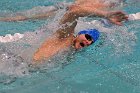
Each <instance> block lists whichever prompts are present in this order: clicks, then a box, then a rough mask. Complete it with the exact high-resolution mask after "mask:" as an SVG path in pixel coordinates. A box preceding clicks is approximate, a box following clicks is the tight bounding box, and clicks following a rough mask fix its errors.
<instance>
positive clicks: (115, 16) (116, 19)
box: [108, 11, 128, 26]
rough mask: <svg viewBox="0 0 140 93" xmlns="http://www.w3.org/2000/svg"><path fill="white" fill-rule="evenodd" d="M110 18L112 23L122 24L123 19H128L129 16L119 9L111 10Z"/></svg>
mask: <svg viewBox="0 0 140 93" xmlns="http://www.w3.org/2000/svg"><path fill="white" fill-rule="evenodd" d="M108 19H109V20H110V21H111V22H112V23H114V24H116V25H120V26H121V25H122V21H126V20H128V17H127V16H126V14H125V13H124V12H121V11H117V12H110V15H109V17H108Z"/></svg>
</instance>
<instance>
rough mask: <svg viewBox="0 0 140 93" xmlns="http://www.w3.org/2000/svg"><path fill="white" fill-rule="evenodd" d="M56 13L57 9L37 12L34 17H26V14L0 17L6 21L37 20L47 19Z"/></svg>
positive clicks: (0, 19)
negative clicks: (41, 12)
mask: <svg viewBox="0 0 140 93" xmlns="http://www.w3.org/2000/svg"><path fill="white" fill-rule="evenodd" d="M55 14H56V11H50V12H47V13H43V14H37V15H34V16H32V17H26V16H21V15H20V16H19V15H17V16H15V17H5V18H0V21H6V22H13V21H25V20H36V19H45V18H48V17H50V16H54V15H55Z"/></svg>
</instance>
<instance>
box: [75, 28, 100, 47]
mask: <svg viewBox="0 0 140 93" xmlns="http://www.w3.org/2000/svg"><path fill="white" fill-rule="evenodd" d="M99 35H100V33H99V31H98V30H96V29H87V30H82V31H80V32H79V33H78V35H77V37H76V38H75V39H74V47H75V49H80V48H83V47H85V46H89V45H91V44H93V43H94V42H95V41H96V40H98V38H99Z"/></svg>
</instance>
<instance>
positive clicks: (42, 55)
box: [33, 35, 69, 64]
mask: <svg viewBox="0 0 140 93" xmlns="http://www.w3.org/2000/svg"><path fill="white" fill-rule="evenodd" d="M68 43H69V42H67V41H66V39H58V38H57V37H56V35H54V36H53V37H51V38H47V40H46V41H45V42H43V44H42V45H41V47H39V48H38V50H37V51H36V52H35V53H34V55H33V60H34V62H35V64H36V63H40V62H41V61H42V60H43V59H44V60H48V59H49V58H51V57H52V56H54V55H55V54H57V53H58V52H59V51H60V50H62V49H65V48H66V47H67V46H68Z"/></svg>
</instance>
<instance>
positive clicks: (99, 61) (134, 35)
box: [0, 0, 140, 93]
mask: <svg viewBox="0 0 140 93" xmlns="http://www.w3.org/2000/svg"><path fill="white" fill-rule="evenodd" d="M64 1H65V2H68V1H70V0H67V1H66V0H53V1H52V0H42V1H39V0H30V2H29V1H28V0H18V1H17V0H16V1H15V0H6V1H5V0H1V1H0V6H1V8H0V12H1V13H2V14H1V13H0V14H1V16H4V15H3V14H4V13H5V14H7V13H13V12H18V11H24V10H27V9H30V8H32V7H35V6H44V5H45V6H47V5H53V4H55V3H57V2H64ZM15 2H16V3H15ZM125 2H126V3H127V6H126V7H124V8H123V10H124V11H125V12H127V13H128V14H131V13H137V12H140V11H139V10H140V1H139V0H126V1H125ZM80 20H82V21H83V20H85V19H80ZM90 20H91V19H90ZM48 23H50V22H49V20H35V21H32V20H29V21H23V22H0V25H1V27H0V35H5V34H14V33H17V32H19V33H26V32H34V31H36V29H38V30H39V29H40V28H41V27H42V26H44V24H46V25H47V24H48ZM88 26H89V25H87V24H84V23H81V24H79V25H78V26H77V27H76V31H77V30H80V29H83V28H86V27H88ZM91 26H92V27H95V28H99V29H100V30H104V28H102V26H100V25H91ZM106 30H108V31H111V32H112V33H108V34H105V35H104V34H102V36H101V38H100V40H99V41H97V42H96V43H95V44H94V45H92V46H89V47H87V48H84V49H82V50H80V51H78V52H77V53H74V54H69V53H67V56H65V55H63V54H62V55H59V56H58V57H56V58H54V59H53V60H52V61H51V63H50V64H43V65H41V66H39V68H35V69H34V68H28V67H27V66H26V64H22V65H21V64H20V65H18V64H15V63H14V62H15V61H17V62H21V59H20V58H19V57H14V58H12V60H5V59H4V61H2V62H1V63H0V65H1V66H0V70H1V71H0V72H1V75H0V93H140V63H139V60H140V57H139V56H140V54H139V51H140V48H139V46H140V21H139V20H136V21H129V22H126V23H124V26H122V27H118V26H111V27H108V28H107V29H106ZM29 36H31V35H29ZM27 39H28V38H27ZM30 39H31V40H30ZM32 39H34V38H29V40H27V41H30V42H31V41H32ZM34 40H35V41H36V39H34ZM39 40H40V39H39ZM32 42H33V41H32ZM32 42H31V43H27V44H26V39H25V40H23V41H22V42H18V43H17V42H14V43H6V44H3V43H2V44H0V54H2V52H5V51H6V53H7V54H8V55H12V54H11V53H17V54H18V53H19V54H20V52H22V51H23V50H26V49H27V48H28V47H30V48H34V46H33V45H36V44H34V43H32ZM37 42H38V41H37ZM29 44H31V45H32V46H30V45H29ZM1 47H2V49H3V47H6V48H7V47H8V50H7V49H6V50H5V51H3V50H1ZM17 47H18V48H17ZM23 47H24V48H23ZM26 47H27V48H26ZM14 48H15V49H14ZM20 49H23V50H22V51H21V50H20ZM12 56H13V55H12ZM27 56H29V57H30V51H29V52H28V53H27ZM18 60H19V61H18ZM13 64H14V65H16V66H13ZM29 69H30V70H29Z"/></svg>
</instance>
